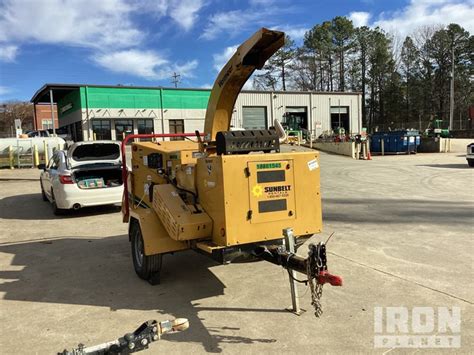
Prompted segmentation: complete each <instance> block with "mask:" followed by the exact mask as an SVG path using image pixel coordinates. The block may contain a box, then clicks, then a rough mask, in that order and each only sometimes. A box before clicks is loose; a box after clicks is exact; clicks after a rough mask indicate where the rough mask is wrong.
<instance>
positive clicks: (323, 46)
mask: <svg viewBox="0 0 474 355" xmlns="http://www.w3.org/2000/svg"><path fill="white" fill-rule="evenodd" d="M473 56H474V39H473V36H472V35H470V33H469V32H468V31H466V30H465V29H464V28H462V27H461V26H459V25H457V24H450V25H449V26H446V27H442V26H429V27H422V28H419V29H418V30H417V31H416V32H415V33H414V34H413V35H411V36H407V37H405V38H404V39H403V40H401V39H400V38H397V37H394V36H392V35H390V34H389V33H386V32H385V31H383V30H382V29H381V28H378V27H376V28H369V27H366V26H363V27H355V26H354V25H353V23H352V21H351V20H349V19H348V18H346V17H341V16H338V17H335V18H334V19H332V20H331V21H325V22H323V23H321V24H317V25H315V26H314V27H313V28H311V29H310V30H309V31H307V32H306V33H305V36H304V40H303V43H302V45H301V46H299V47H298V46H296V45H295V42H294V41H293V40H292V39H291V38H290V37H288V36H287V37H286V41H285V45H284V46H283V47H282V48H281V49H280V50H279V51H278V52H277V53H275V55H274V56H273V57H272V58H270V60H269V61H268V63H267V64H266V65H265V67H264V68H263V71H262V72H260V73H258V74H256V75H255V76H254V82H253V84H254V87H255V88H256V89H262V90H284V91H285V90H303V91H340V92H344V91H357V92H361V93H362V102H363V105H362V120H363V124H364V126H365V127H368V128H369V130H370V131H372V130H374V129H376V128H378V129H403V128H415V129H421V130H424V129H425V128H427V126H428V125H429V124H430V122H432V121H433V120H434V119H442V120H443V121H445V122H446V124H447V123H448V122H449V114H450V102H449V101H450V82H451V75H452V71H453V70H452V69H453V67H454V88H455V90H454V92H455V95H454V107H455V109H454V128H455V129H466V128H471V127H468V126H469V125H470V124H471V123H470V121H469V107H470V106H472V105H473V102H474V99H473V98H474V97H473V90H472V78H473V74H474V67H473Z"/></svg>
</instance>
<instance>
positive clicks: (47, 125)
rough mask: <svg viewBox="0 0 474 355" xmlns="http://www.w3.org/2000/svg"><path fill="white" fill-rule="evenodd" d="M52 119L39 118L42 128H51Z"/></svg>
mask: <svg viewBox="0 0 474 355" xmlns="http://www.w3.org/2000/svg"><path fill="white" fill-rule="evenodd" d="M52 122H53V120H44V119H43V120H41V126H42V127H43V129H53V123H52Z"/></svg>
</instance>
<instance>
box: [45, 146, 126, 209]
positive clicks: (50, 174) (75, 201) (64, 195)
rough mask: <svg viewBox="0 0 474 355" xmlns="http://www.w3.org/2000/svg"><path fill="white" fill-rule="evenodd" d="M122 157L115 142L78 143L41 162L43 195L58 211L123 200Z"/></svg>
mask: <svg viewBox="0 0 474 355" xmlns="http://www.w3.org/2000/svg"><path fill="white" fill-rule="evenodd" d="M121 167H122V156H121V152H120V143H119V142H116V141H93V142H77V143H74V144H73V145H71V146H70V147H69V149H68V150H67V151H66V150H57V151H56V152H54V154H53V156H52V157H51V159H50V160H49V162H48V164H47V165H45V164H40V165H39V166H38V168H39V169H42V170H43V172H42V173H41V176H40V185H41V194H42V197H43V200H44V201H49V202H51V204H52V206H53V211H54V213H55V214H61V213H63V212H64V211H65V210H68V209H75V210H77V209H79V208H82V207H86V206H98V205H108V204H116V203H120V202H121V201H122V194H123V181H122V168H121Z"/></svg>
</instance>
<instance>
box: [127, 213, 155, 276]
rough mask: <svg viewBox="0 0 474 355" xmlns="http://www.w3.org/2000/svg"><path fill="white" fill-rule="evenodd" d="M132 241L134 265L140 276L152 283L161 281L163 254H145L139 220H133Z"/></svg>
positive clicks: (131, 227)
mask: <svg viewBox="0 0 474 355" xmlns="http://www.w3.org/2000/svg"><path fill="white" fill-rule="evenodd" d="M130 223H131V226H130V232H129V233H130V241H131V242H132V260H133V267H134V269H135V272H136V273H137V275H138V277H140V278H141V279H143V280H147V281H148V282H150V283H151V284H152V285H156V284H159V283H160V271H161V264H162V260H163V255H162V254H155V255H145V248H144V242H143V236H142V231H141V229H140V225H139V224H138V222H137V221H131V222H130Z"/></svg>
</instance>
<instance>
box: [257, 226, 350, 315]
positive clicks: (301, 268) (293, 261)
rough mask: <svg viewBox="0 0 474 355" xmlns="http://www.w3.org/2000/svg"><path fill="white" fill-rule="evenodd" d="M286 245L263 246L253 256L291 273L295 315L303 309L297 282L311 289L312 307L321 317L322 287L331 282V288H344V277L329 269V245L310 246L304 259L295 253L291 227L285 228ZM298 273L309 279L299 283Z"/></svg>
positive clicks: (292, 309) (292, 310)
mask: <svg viewBox="0 0 474 355" xmlns="http://www.w3.org/2000/svg"><path fill="white" fill-rule="evenodd" d="M283 235H284V237H285V245H261V246H258V247H257V248H256V249H255V250H254V255H255V256H257V257H258V258H260V259H263V260H266V261H268V262H271V263H273V264H276V265H281V266H282V267H283V268H285V269H286V270H288V276H289V280H290V289H291V299H292V308H291V309H288V310H289V311H291V312H292V313H295V314H297V315H300V314H301V313H302V312H303V310H302V309H301V308H300V306H299V297H298V290H297V288H296V283H297V282H299V283H304V284H306V285H308V286H309V287H310V290H311V304H312V305H313V306H314V309H315V315H316V316H317V317H319V316H320V315H321V314H322V307H321V303H320V300H321V296H322V287H323V285H324V284H326V283H329V284H330V285H331V286H342V277H340V276H337V275H332V274H330V273H329V271H328V268H327V259H326V245H325V244H324V243H322V242H320V243H318V244H316V245H314V244H309V246H308V249H309V251H308V257H307V258H303V257H301V256H299V255H296V254H295V243H294V236H293V229H292V228H285V229H283ZM295 272H299V273H302V274H304V275H306V277H307V279H306V280H298V279H297V278H296V276H295Z"/></svg>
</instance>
